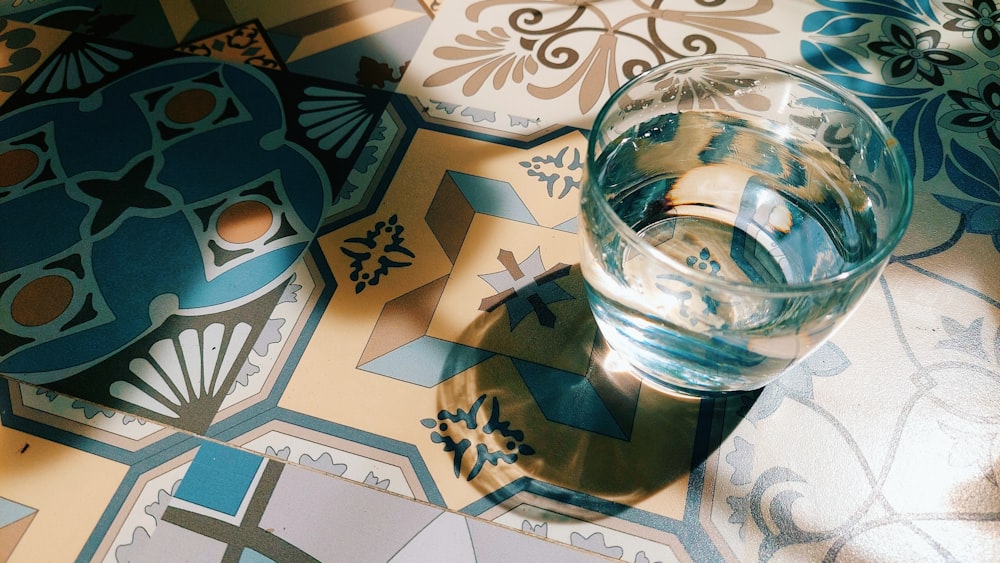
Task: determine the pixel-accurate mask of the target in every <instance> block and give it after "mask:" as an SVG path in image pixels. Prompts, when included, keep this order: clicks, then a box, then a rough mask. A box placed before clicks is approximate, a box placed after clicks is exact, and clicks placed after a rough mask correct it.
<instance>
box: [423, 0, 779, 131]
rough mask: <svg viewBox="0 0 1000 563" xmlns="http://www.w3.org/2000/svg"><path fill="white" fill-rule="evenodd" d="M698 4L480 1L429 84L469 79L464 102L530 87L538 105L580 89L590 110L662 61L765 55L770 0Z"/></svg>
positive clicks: (441, 52) (580, 100)
mask: <svg viewBox="0 0 1000 563" xmlns="http://www.w3.org/2000/svg"><path fill="white" fill-rule="evenodd" d="M688 4H690V2H688ZM694 4H695V5H696V6H691V7H687V8H680V9H678V8H676V7H674V5H673V4H672V5H671V7H670V8H667V7H662V6H661V5H660V3H659V2H654V3H652V4H651V5H646V4H644V3H639V2H634V3H631V4H627V3H616V4H613V5H605V4H602V3H598V2H593V3H591V2H580V3H576V2H574V3H572V4H570V3H565V2H559V3H556V2H511V1H509V0H483V1H480V2H475V3H473V4H471V5H470V6H469V7H468V8H466V10H465V17H466V18H467V19H468V21H469V22H472V23H474V24H475V25H477V29H476V31H475V33H474V34H468V33H460V34H458V35H456V36H455V37H454V41H453V43H452V44H451V45H447V46H442V47H439V48H437V49H435V50H434V56H435V57H436V58H437V59H439V60H440V61H442V62H443V63H444V65H445V66H444V67H443V68H441V69H440V70H438V71H437V72H435V73H433V74H431V75H430V76H428V77H427V78H426V79H425V80H424V82H423V86H424V87H438V86H444V85H448V84H452V83H461V84H462V93H463V94H464V95H465V96H474V95H476V94H477V93H478V92H480V90H483V89H493V90H495V91H498V92H499V91H503V90H505V89H508V88H513V89H518V90H521V89H523V90H525V91H527V92H528V93H529V94H530V95H531V96H533V97H534V98H537V99H540V100H552V99H556V98H560V97H562V96H565V95H566V94H567V93H568V92H571V91H573V90H576V91H577V96H576V97H577V99H576V103H577V105H578V108H579V111H580V113H581V114H586V113H588V112H590V111H591V110H593V109H595V107H596V106H597V105H598V104H599V103H600V101H601V100H602V99H603V96H604V95H605V94H606V93H608V92H613V91H615V90H617V89H618V87H619V86H621V85H622V84H623V82H624V80H627V79H629V78H632V77H634V76H636V75H638V74H640V73H641V72H642V71H644V70H647V69H649V68H651V67H652V66H655V65H656V64H660V63H664V62H666V61H668V60H671V59H675V58H679V57H685V56H691V55H704V54H708V53H714V52H717V51H719V50H720V45H723V44H724V45H727V46H728V45H734V46H736V47H737V48H739V49H742V50H743V51H745V52H746V53H748V54H752V55H763V54H764V51H763V49H762V48H761V47H760V46H759V45H758V44H757V43H756V42H755V41H754V37H755V36H760V35H769V34H776V33H778V30H777V29H775V28H773V27H770V26H768V25H765V24H762V23H757V22H754V21H750V20H748V19H747V18H751V17H755V16H760V15H762V14H765V13H767V12H768V11H770V10H771V9H772V7H773V2H772V0H757V1H756V2H754V3H753V4H752V5H750V6H747V5H746V4H747V3H746V2H743V3H740V4H741V7H738V8H737V7H730V6H731V5H732V4H734V3H730V2H727V1H726V0H721V1H720V0H716V1H711V2H710V1H707V0H697V1H696V2H694ZM727 4H728V5H727ZM612 8H614V9H612ZM500 22H505V23H504V24H503V25H498V24H499V23H500ZM623 53H627V55H623ZM626 57H628V58H626ZM623 79H624V80H623Z"/></svg>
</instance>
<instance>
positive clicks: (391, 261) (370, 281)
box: [340, 215, 416, 293]
mask: <svg viewBox="0 0 1000 563" xmlns="http://www.w3.org/2000/svg"><path fill="white" fill-rule="evenodd" d="M405 230H406V229H405V228H404V227H403V225H402V224H400V223H399V218H398V217H397V216H396V215H392V216H391V217H389V218H388V219H386V220H384V221H382V220H379V221H376V222H375V224H374V225H373V226H372V228H371V229H369V230H368V231H367V232H366V233H365V236H362V237H350V238H348V239H346V240H344V244H343V246H341V247H340V251H341V252H342V253H343V254H344V256H347V257H348V258H350V259H351V281H352V282H354V292H355V293H361V292H362V291H364V290H365V288H366V287H369V286H375V285H378V284H379V282H380V281H382V277H383V276H387V275H389V274H390V272H392V271H394V270H396V269H398V268H405V267H406V266H411V265H413V262H412V260H413V258H416V255H415V254H414V253H413V251H412V250H410V249H409V248H407V247H406V245H405V243H406V239H405V237H404V236H403V233H404V232H405Z"/></svg>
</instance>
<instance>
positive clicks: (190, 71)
mask: <svg viewBox="0 0 1000 563" xmlns="http://www.w3.org/2000/svg"><path fill="white" fill-rule="evenodd" d="M290 86H291V84H290V83H289V82H287V81H286V82H283V83H282V84H281V87H280V88H279V87H278V86H276V85H275V83H274V82H273V79H272V78H271V77H270V76H268V75H267V74H265V73H263V72H261V71H258V70H255V69H253V67H252V66H251V65H233V64H228V63H225V62H219V61H214V60H210V59H205V58H201V57H181V58H171V57H169V56H167V54H166V53H164V52H159V51H150V50H142V49H137V48H134V47H129V46H123V45H110V44H106V43H97V42H93V41H88V40H85V39H82V38H80V37H75V38H74V39H73V40H71V41H69V42H67V43H64V44H63V46H62V47H61V48H60V50H59V51H58V52H57V53H56V54H55V55H53V57H52V58H51V59H50V62H49V63H48V65H47V66H45V67H43V68H41V69H40V70H39V72H38V73H37V74H36V75H35V77H34V78H33V80H32V81H30V82H28V83H27V84H26V85H25V87H24V88H23V89H22V90H21V91H20V92H19V93H18V95H17V96H15V97H14V98H12V99H11V100H10V101H9V102H8V104H7V105H6V106H5V108H6V109H7V110H8V114H7V116H6V117H5V118H4V120H3V131H4V134H3V139H2V140H0V155H2V156H3V157H6V158H8V160H10V159H12V158H14V156H18V155H25V157H24V158H19V159H18V160H16V163H15V164H17V166H14V167H6V168H5V173H7V174H8V175H10V174H14V176H12V177H10V178H8V181H5V182H4V187H3V188H2V192H0V193H3V195H4V196H6V197H5V198H4V199H3V202H2V206H0V214H3V217H4V220H3V222H2V224H3V227H2V229H3V236H4V238H5V240H22V241H32V242H31V244H29V245H26V246H22V247H21V249H22V252H18V253H16V255H15V254H14V253H6V254H5V255H4V256H3V258H2V260H3V262H2V268H0V269H2V271H3V272H4V274H3V275H2V278H0V288H2V289H0V291H2V297H0V300H2V302H3V303H4V311H5V313H4V317H5V318H6V320H5V321H4V322H3V326H4V327H5V329H4V331H3V337H4V338H3V350H2V355H3V359H2V360H0V363H2V367H0V369H2V370H3V371H4V372H6V373H10V374H18V376H17V377H18V378H19V379H21V380H23V381H26V382H29V383H34V384H45V385H47V386H48V387H49V388H50V389H53V390H56V391H60V392H63V393H66V394H69V395H71V396H75V397H79V398H83V399H87V400H91V401H94V402H96V403H98V404H102V405H110V406H113V407H117V408H121V409H123V410H125V411H127V412H133V413H138V414H141V415H143V416H144V417H146V418H153V419H157V420H160V421H170V422H171V423H172V424H174V425H177V426H180V427H182V428H187V429H191V430H198V431H203V430H204V429H205V428H207V426H208V424H210V423H211V421H212V419H213V418H214V417H215V413H216V412H217V411H219V410H220V409H221V408H224V407H225V406H226V398H227V394H230V391H231V390H232V389H233V388H234V387H237V388H238V387H240V386H243V383H244V379H246V377H248V376H249V375H251V374H253V373H256V372H257V371H259V370H260V367H261V366H260V365H259V364H260V363H261V360H259V359H253V358H252V357H251V354H256V355H257V356H266V355H267V349H268V348H269V346H270V345H271V344H272V343H273V342H274V341H275V340H281V336H280V335H278V334H277V331H278V330H279V326H282V325H283V323H284V319H283V318H282V316H283V314H282V313H280V312H279V313H277V314H276V315H277V316H276V317H275V318H272V314H273V313H274V312H275V311H276V309H277V308H278V306H279V305H280V304H282V303H285V302H289V301H292V302H298V301H297V299H298V291H299V290H300V289H302V287H303V285H302V284H300V283H297V282H296V281H295V277H296V275H297V274H296V272H295V270H296V268H299V267H300V262H299V258H300V257H301V256H302V255H303V253H304V252H305V249H306V247H307V245H308V243H309V242H310V240H311V238H312V236H313V235H314V233H315V232H316V231H317V230H318V229H319V227H320V225H321V224H322V221H323V219H324V212H325V211H326V210H328V209H329V208H330V204H331V202H332V198H333V197H334V196H335V195H336V194H337V191H338V187H339V185H340V184H341V183H342V182H343V179H344V178H345V177H346V175H347V172H348V170H349V169H350V167H351V164H352V163H353V161H354V159H355V158H356V157H357V155H358V154H359V147H358V140H359V139H363V138H365V137H366V136H367V134H368V132H369V131H371V129H372V127H373V124H372V123H371V120H366V119H365V118H364V116H365V110H366V107H368V108H371V107H372V104H373V102H374V104H376V105H377V104H378V102H377V101H374V100H372V99H371V98H370V97H362V95H361V94H359V93H358V92H356V91H352V90H350V89H344V88H342V87H339V86H325V85H319V84H315V83H305V84H302V83H300V84H298V85H297V86H291V88H290V89H288V90H286V88H288V87H290ZM39 98H45V100H44V101H39ZM325 108H340V109H338V110H334V109H325ZM341 110H343V111H346V112H347V113H348V115H356V116H357V117H356V118H353V117H352V118H350V119H348V120H346V121H342V120H337V121H332V122H331V119H332V118H330V117H328V116H327V114H328V113H329V112H334V111H341ZM369 111H370V110H369ZM374 111H378V109H377V107H376V108H374ZM81 134H83V135H85V136H86V138H83V137H80V136H79V135H81ZM95 136H103V137H104V138H107V139H111V140H112V141H111V142H110V143H109V144H105V143H97V142H94V140H93V139H94V137H95ZM85 147H90V148H89V149H87V148H85ZM12 155H14V156H12ZM208 155H211V160H207V157H208ZM225 162H228V163H229V164H228V165H226V164H224V163H225ZM227 166H228V168H229V169H228V171H227V170H226V168H227ZM211 171H215V173H214V177H208V176H206V175H211ZM125 188H127V189H125ZM29 210H30V211H29ZM33 216H45V217H47V218H48V220H49V221H52V222H54V223H51V224H42V223H38V222H34V221H31V220H30V219H29V218H30V217H33ZM52 224H59V225H63V226H64V227H63V229H62V231H61V232H60V231H59V230H58V229H53V228H52V227H51V225H52ZM44 225H48V226H44ZM39 229H44V233H43V232H42V231H40V230H39ZM42 241H45V242H44V243H43V242H42ZM181 248H186V250H183V251H181V250H180V249H181ZM109 276H110V277H109ZM301 281H305V280H301ZM171 286H172V287H171ZM290 314H293V315H294V314H295V313H294V312H293V313H290ZM289 328H291V325H289ZM255 362H256V363H255ZM248 370H249V373H247V372H248Z"/></svg>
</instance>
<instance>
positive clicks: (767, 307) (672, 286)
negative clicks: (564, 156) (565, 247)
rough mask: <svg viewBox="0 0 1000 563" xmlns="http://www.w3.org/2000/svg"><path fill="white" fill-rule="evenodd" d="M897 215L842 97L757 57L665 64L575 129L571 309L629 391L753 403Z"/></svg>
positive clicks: (887, 178) (834, 320)
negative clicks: (641, 387) (580, 153)
mask: <svg viewBox="0 0 1000 563" xmlns="http://www.w3.org/2000/svg"><path fill="white" fill-rule="evenodd" d="M912 206H913V183H912V177H911V174H910V170H909V167H908V165H907V161H906V158H905V156H904V154H903V151H902V149H901V148H900V146H899V143H898V142H897V141H896V140H895V138H893V137H892V135H891V133H890V132H889V130H888V129H887V128H886V126H885V125H884V123H883V122H882V121H881V120H880V119H879V117H878V116H877V115H875V113H874V112H873V111H872V110H871V109H870V108H868V107H866V106H865V105H864V103H863V102H861V101H860V100H859V99H858V98H857V97H855V96H854V95H853V94H851V93H850V92H848V91H846V90H844V89H842V88H840V87H838V86H837V85H835V84H833V83H831V82H829V81H827V80H825V79H823V78H822V77H820V76H818V75H816V74H814V73H812V72H809V71H807V70H805V69H802V68H799V67H796V66H793V65H790V64H785V63H782V62H778V61H773V60H768V59H762V58H759V57H750V56H725V55H710V56H700V57H692V58H688V59H681V60H678V61H674V62H671V63H667V64H665V65H661V66H659V67H655V68H653V69H650V70H649V71H647V72H645V73H643V74H642V75H640V76H637V77H636V78H634V79H632V80H631V81H629V82H628V83H627V84H625V85H624V86H623V87H622V88H621V89H619V90H618V91H617V92H616V93H615V94H613V95H612V97H611V99H610V100H609V101H608V102H607V104H606V105H605V106H604V107H603V109H602V110H601V112H600V113H599V114H598V116H597V118H596V121H595V123H594V126H593V128H592V129H591V131H590V135H589V144H588V149H587V162H586V178H585V182H584V186H583V191H582V197H581V213H580V226H579V232H580V238H581V241H582V247H583V252H582V256H581V268H582V271H583V275H584V279H585V281H586V288H587V296H588V300H589V303H590V306H591V309H592V311H593V313H594V317H595V319H596V321H597V324H598V326H599V327H600V330H601V334H602V335H603V336H604V338H605V340H606V341H607V343H608V344H609V345H610V346H611V348H613V349H614V351H615V352H616V353H617V355H618V356H619V357H620V358H621V359H624V360H625V361H627V362H628V363H629V364H631V367H632V368H634V370H635V371H636V372H637V373H638V374H639V375H640V376H641V377H643V378H645V379H646V380H649V381H652V382H655V383H657V384H660V385H663V386H665V387H668V388H671V389H674V390H677V391H681V392H684V393H688V394H694V395H703V394H713V393H721V392H730V391H745V390H751V389H756V388H759V387H762V386H764V385H766V384H767V383H769V382H771V381H772V380H774V379H775V378H776V377H778V376H779V375H780V374H781V373H782V372H783V371H784V370H785V369H787V368H788V367H789V366H791V365H793V364H794V363H795V362H797V361H799V360H801V359H802V358H803V357H805V356H806V355H807V354H809V353H810V352H811V351H813V350H815V349H816V348H817V347H818V346H819V345H820V344H822V343H823V342H824V341H825V340H827V339H828V338H829V337H830V336H831V335H832V334H833V333H834V331H835V330H836V329H837V328H838V327H840V326H842V325H843V324H844V322H845V321H846V320H847V318H848V317H849V315H850V314H851V313H852V312H853V311H854V309H855V308H856V306H857V305H858V303H859V302H860V301H861V299H862V296H863V295H864V294H865V292H866V291H867V290H868V288H869V287H870V286H871V284H872V282H873V281H874V280H875V279H877V278H878V276H879V275H880V274H881V272H882V270H883V268H884V267H885V264H886V262H887V261H888V259H889V256H890V254H891V252H892V249H893V248H894V247H895V246H896V244H897V243H898V242H899V240H900V238H902V236H903V233H904V231H905V230H906V226H907V223H908V222H909V218H910V213H911V209H912Z"/></svg>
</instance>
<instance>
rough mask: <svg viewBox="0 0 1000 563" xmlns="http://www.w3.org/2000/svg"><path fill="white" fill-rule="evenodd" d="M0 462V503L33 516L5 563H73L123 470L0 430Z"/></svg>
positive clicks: (125, 468)
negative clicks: (13, 504) (7, 502)
mask: <svg viewBox="0 0 1000 563" xmlns="http://www.w3.org/2000/svg"><path fill="white" fill-rule="evenodd" d="M26 445H27V449H25V446H26ZM0 460H2V461H0V497H4V498H6V499H9V500H12V501H14V502H17V503H20V504H23V505H25V506H29V507H31V508H34V509H36V510H37V511H38V512H37V513H36V514H35V518H34V520H33V521H32V522H31V525H30V526H29V527H28V530H27V531H26V532H25V534H24V536H23V537H22V538H21V541H20V542H19V543H18V544H17V547H16V548H15V549H14V552H13V553H12V554H11V558H10V562H11V563H16V562H25V563H33V562H36V561H73V560H74V559H75V558H76V557H77V556H78V555H79V553H80V550H81V549H83V545H84V543H85V542H86V541H87V538H88V537H89V536H90V534H91V532H93V530H94V526H96V525H97V521H98V519H99V518H100V517H101V514H102V513H103V512H104V510H105V508H107V506H108V503H109V502H110V501H111V497H112V496H113V495H114V493H115V491H116V490H117V489H118V486H119V485H120V484H121V481H122V479H123V478H124V477H125V473H126V472H127V471H128V466H127V465H123V464H121V463H118V462H115V461H110V460H107V459H104V458H102V457H99V456H96V455H93V454H89V453H86V452H83V451H80V450H76V449H73V448H70V447H67V446H63V445H61V444H57V443H55V442H50V441H48V440H44V439H42V438H38V437H36V436H32V435H30V434H25V433H24V432H20V431H18V430H13V429H10V428H3V427H0ZM56 539H57V540H58V541H55V540H56Z"/></svg>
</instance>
